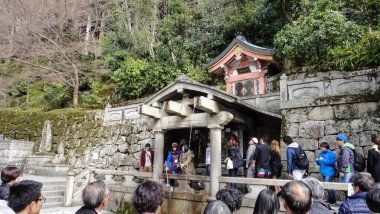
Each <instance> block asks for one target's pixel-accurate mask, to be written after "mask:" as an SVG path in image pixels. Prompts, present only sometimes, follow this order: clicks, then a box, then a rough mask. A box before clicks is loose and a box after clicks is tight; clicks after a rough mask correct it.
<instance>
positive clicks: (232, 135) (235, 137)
mask: <svg viewBox="0 0 380 214" xmlns="http://www.w3.org/2000/svg"><path fill="white" fill-rule="evenodd" d="M231 138H233V139H234V140H235V141H236V142H237V136H236V135H234V134H231V135H230V139H231Z"/></svg>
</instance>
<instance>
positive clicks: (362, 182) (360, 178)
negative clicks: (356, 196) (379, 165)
mask: <svg viewBox="0 0 380 214" xmlns="http://www.w3.org/2000/svg"><path fill="white" fill-rule="evenodd" d="M351 183H352V187H353V188H354V192H355V193H358V192H368V191H369V190H370V189H372V188H373V187H374V186H375V181H374V180H373V178H372V177H371V175H370V174H364V173H358V174H356V175H354V176H353V177H352V179H351Z"/></svg>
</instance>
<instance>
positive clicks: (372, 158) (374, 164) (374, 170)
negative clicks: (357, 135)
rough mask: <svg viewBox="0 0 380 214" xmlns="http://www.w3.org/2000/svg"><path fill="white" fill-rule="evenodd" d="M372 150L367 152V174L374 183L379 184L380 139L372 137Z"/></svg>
mask: <svg viewBox="0 0 380 214" xmlns="http://www.w3.org/2000/svg"><path fill="white" fill-rule="evenodd" d="M371 141H372V144H373V145H372V148H371V149H370V150H368V156H367V157H368V160H367V172H368V173H370V174H371V175H372V177H373V179H374V180H375V182H376V183H378V182H380V137H378V136H372V138H371Z"/></svg>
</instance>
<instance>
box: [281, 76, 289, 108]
mask: <svg viewBox="0 0 380 214" xmlns="http://www.w3.org/2000/svg"><path fill="white" fill-rule="evenodd" d="M287 79H288V78H287V77H286V74H285V73H283V74H282V75H281V78H280V101H281V102H285V101H288V83H287Z"/></svg>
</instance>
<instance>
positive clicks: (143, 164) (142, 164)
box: [140, 149, 154, 168]
mask: <svg viewBox="0 0 380 214" xmlns="http://www.w3.org/2000/svg"><path fill="white" fill-rule="evenodd" d="M145 154H146V151H145V149H144V150H142V151H141V155H140V167H141V168H144V167H145ZM150 155H151V156H150V162H151V163H152V167H153V161H154V152H153V151H152V150H150Z"/></svg>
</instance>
